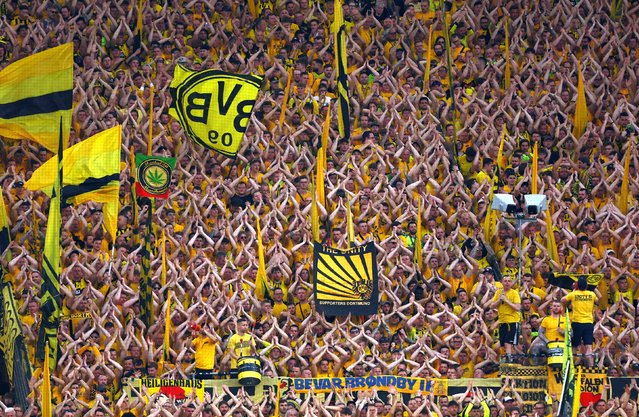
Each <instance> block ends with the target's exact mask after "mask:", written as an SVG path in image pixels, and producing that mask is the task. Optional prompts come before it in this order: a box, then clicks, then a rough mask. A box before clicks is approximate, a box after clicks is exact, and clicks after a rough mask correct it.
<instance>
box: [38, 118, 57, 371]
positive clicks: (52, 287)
mask: <svg viewBox="0 0 639 417" xmlns="http://www.w3.org/2000/svg"><path fill="white" fill-rule="evenodd" d="M58 132H59V140H58V149H57V157H55V158H51V159H52V160H53V164H54V165H53V166H54V171H53V178H54V182H53V191H52V192H51V199H50V200H49V216H48V219H47V234H46V236H45V239H44V250H43V254H42V272H41V275H42V284H41V285H40V310H41V311H42V322H41V323H40V330H39V332H38V342H37V345H36V358H37V359H39V360H41V361H46V363H48V364H49V366H48V368H50V370H51V372H55V368H56V366H57V364H58V349H59V348H58V327H59V326H60V309H61V307H62V300H61V298H60V270H61V265H60V262H61V259H62V256H61V248H60V234H61V232H62V212H61V211H60V204H61V196H60V194H61V192H62V183H63V178H62V166H63V165H62V160H63V154H64V142H63V139H62V135H63V127H62V118H60V126H59V128H58ZM34 175H35V173H34ZM47 344H48V345H47ZM45 346H48V349H47V352H48V353H49V355H47V354H46V353H45Z"/></svg>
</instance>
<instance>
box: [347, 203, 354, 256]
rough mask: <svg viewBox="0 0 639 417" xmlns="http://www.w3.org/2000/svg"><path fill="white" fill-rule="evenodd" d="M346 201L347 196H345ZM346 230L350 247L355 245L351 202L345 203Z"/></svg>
mask: <svg viewBox="0 0 639 417" xmlns="http://www.w3.org/2000/svg"><path fill="white" fill-rule="evenodd" d="M347 199H348V196H347ZM346 228H347V229H348V243H349V246H352V245H353V244H354V243H355V225H354V224H353V212H352V211H351V202H350V201H348V200H347V201H346Z"/></svg>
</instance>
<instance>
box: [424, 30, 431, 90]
mask: <svg viewBox="0 0 639 417" xmlns="http://www.w3.org/2000/svg"><path fill="white" fill-rule="evenodd" d="M432 36H433V25H430V26H429V28H428V45H426V70H425V71H424V92H426V91H428V90H430V61H431V59H432V53H433V38H432Z"/></svg>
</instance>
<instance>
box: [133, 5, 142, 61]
mask: <svg viewBox="0 0 639 417" xmlns="http://www.w3.org/2000/svg"><path fill="white" fill-rule="evenodd" d="M143 9H144V0H139V1H138V14H137V19H136V21H135V33H134V34H133V35H134V38H133V52H135V51H137V50H138V49H140V47H141V46H142V29H143V28H144V23H143V19H142V12H143Z"/></svg>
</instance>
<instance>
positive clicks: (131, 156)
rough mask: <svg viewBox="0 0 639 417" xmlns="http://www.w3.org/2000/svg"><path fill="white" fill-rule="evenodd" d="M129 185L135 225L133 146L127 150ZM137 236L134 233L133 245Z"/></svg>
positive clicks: (136, 215) (136, 208) (135, 196)
mask: <svg viewBox="0 0 639 417" xmlns="http://www.w3.org/2000/svg"><path fill="white" fill-rule="evenodd" d="M129 175H130V177H129V184H131V186H130V187H129V190H130V197H131V208H132V209H133V210H132V212H133V222H132V223H133V224H134V225H137V224H138V205H137V204H136V201H137V200H138V198H137V193H136V192H135V188H136V187H135V185H134V183H135V175H137V169H136V167H135V149H134V148H133V146H131V147H130V148H129ZM137 235H138V234H137V233H134V234H133V243H134V244H136V243H137V241H136V236H137Z"/></svg>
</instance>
